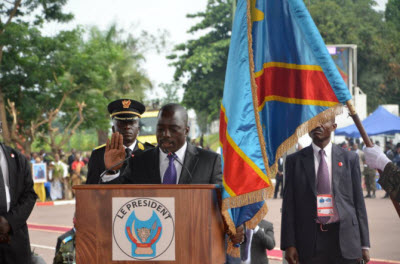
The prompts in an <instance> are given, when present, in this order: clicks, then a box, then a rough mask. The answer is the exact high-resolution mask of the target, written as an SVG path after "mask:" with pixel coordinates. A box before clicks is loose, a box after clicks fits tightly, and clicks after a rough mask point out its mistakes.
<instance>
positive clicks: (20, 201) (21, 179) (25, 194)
mask: <svg viewBox="0 0 400 264" xmlns="http://www.w3.org/2000/svg"><path fill="white" fill-rule="evenodd" d="M14 154H16V156H17V157H18V161H16V162H17V164H16V165H17V166H16V167H17V171H16V172H15V175H11V174H10V177H15V178H16V183H17V186H16V190H15V191H16V192H17V195H15V196H14V197H16V201H15V202H13V201H11V202H12V204H11V205H10V211H8V212H7V214H6V215H5V216H4V217H5V218H6V219H7V221H8V223H9V224H10V226H11V232H14V231H15V230H18V229H19V228H21V227H22V226H24V225H26V221H27V220H28V217H29V215H30V214H31V212H32V209H33V206H34V205H35V202H36V199H37V195H36V193H35V191H34V190H33V180H32V174H31V167H30V164H29V162H28V160H27V159H26V158H25V157H24V156H23V155H21V154H20V153H17V152H15V153H14ZM9 173H11V172H9Z"/></svg>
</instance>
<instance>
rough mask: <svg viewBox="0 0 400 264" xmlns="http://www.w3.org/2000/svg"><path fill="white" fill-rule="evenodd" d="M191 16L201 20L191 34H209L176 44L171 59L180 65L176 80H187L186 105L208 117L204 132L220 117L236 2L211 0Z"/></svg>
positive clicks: (184, 98) (174, 63)
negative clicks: (201, 9)
mask: <svg viewBox="0 0 400 264" xmlns="http://www.w3.org/2000/svg"><path fill="white" fill-rule="evenodd" d="M187 17H189V18H194V19H198V18H200V19H201V21H200V22H199V23H197V24H196V25H195V26H193V27H191V28H190V29H189V31H188V32H189V33H192V34H198V33H200V32H206V33H205V34H203V35H202V36H201V37H199V38H198V39H192V40H189V41H188V42H187V43H182V44H179V45H177V46H175V48H174V53H173V54H172V55H170V56H168V58H169V59H170V60H171V61H172V63H171V65H172V66H174V67H175V68H176V70H175V75H174V78H175V80H176V81H178V80H180V81H182V83H183V88H184V96H183V104H184V105H185V106H187V107H190V108H193V109H194V110H195V111H196V114H197V116H198V117H201V119H202V120H205V122H201V123H200V129H201V131H202V132H203V133H204V132H205V131H206V129H207V127H206V126H207V123H208V122H210V121H211V120H214V119H216V118H218V116H219V109H220V106H221V99H222V94H223V89H224V81H225V71H226V62H227V58H228V50H229V43H230V36H231V27H232V1H231V0H209V1H208V4H207V7H206V11H204V12H198V13H196V14H189V15H187Z"/></svg>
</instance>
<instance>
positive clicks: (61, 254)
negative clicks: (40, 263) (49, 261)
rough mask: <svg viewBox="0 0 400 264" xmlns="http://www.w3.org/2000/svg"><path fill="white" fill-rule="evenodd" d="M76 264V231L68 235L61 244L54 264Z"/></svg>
mask: <svg viewBox="0 0 400 264" xmlns="http://www.w3.org/2000/svg"><path fill="white" fill-rule="evenodd" d="M64 263H71V264H72V263H74V264H75V263H76V262H75V230H74V231H73V232H71V233H69V235H67V236H66V237H65V238H64V239H63V240H62V241H61V243H60V248H59V249H58V250H57V252H56V256H55V257H54V260H53V264H64Z"/></svg>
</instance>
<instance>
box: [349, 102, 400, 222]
mask: <svg viewBox="0 0 400 264" xmlns="http://www.w3.org/2000/svg"><path fill="white" fill-rule="evenodd" d="M346 105H347V107H348V108H349V113H350V116H351V118H353V121H354V124H355V125H356V127H357V129H358V131H359V132H360V135H361V137H362V139H363V141H364V143H365V145H366V146H367V147H373V146H374V145H373V143H372V142H371V140H370V139H369V136H368V134H367V132H366V131H365V129H364V126H363V125H362V123H361V120H360V117H359V116H358V114H357V111H356V109H355V107H354V105H353V103H352V102H351V100H348V101H347V102H346ZM378 171H379V176H380V175H381V174H382V171H380V170H378ZM389 196H390V199H391V200H392V203H393V205H394V208H395V209H396V211H397V214H398V215H399V218H400V203H399V202H397V201H396V199H395V197H394V196H393V195H391V194H389Z"/></svg>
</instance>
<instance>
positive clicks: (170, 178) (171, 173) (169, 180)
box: [163, 153, 177, 184]
mask: <svg viewBox="0 0 400 264" xmlns="http://www.w3.org/2000/svg"><path fill="white" fill-rule="evenodd" d="M167 157H168V159H169V164H168V168H167V170H166V171H165V173H164V178H163V184H176V168H175V164H174V159H175V158H177V157H176V155H175V154H172V153H171V154H170V155H168V156H167Z"/></svg>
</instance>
